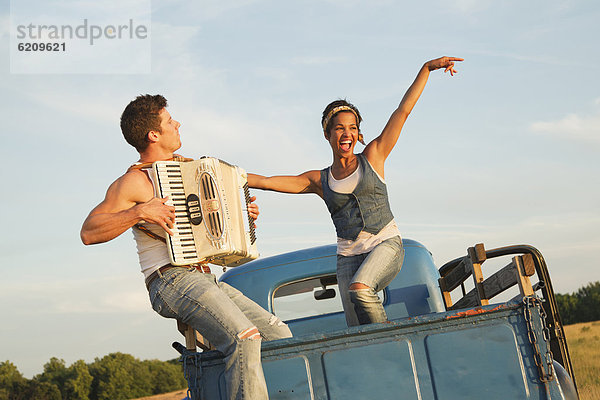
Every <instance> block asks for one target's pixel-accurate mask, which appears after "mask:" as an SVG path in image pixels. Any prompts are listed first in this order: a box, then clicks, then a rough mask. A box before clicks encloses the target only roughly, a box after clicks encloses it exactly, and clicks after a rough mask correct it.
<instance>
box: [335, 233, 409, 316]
mask: <svg viewBox="0 0 600 400" xmlns="http://www.w3.org/2000/svg"><path fill="white" fill-rule="evenodd" d="M403 261H404V247H403V246H402V239H401V238H400V236H395V237H393V238H390V239H387V240H384V241H383V242H381V243H379V244H378V245H377V246H376V247H375V248H374V249H373V250H371V251H370V252H369V253H365V254H359V255H356V256H350V257H346V256H341V255H338V256H337V280H338V287H339V290H340V295H341V298H342V305H343V306H344V313H345V314H346V322H347V323H348V326H355V325H363V324H371V323H374V322H385V321H387V315H386V313H385V310H384V308H383V304H382V302H381V300H380V299H379V297H378V296H377V292H379V291H380V290H383V289H384V288H385V287H386V286H387V285H389V284H390V282H391V281H392V280H393V279H394V278H395V277H396V275H398V272H400V268H402V262H403ZM353 283H362V284H364V285H367V286H368V287H369V289H355V290H349V287H350V285H352V284H353Z"/></svg>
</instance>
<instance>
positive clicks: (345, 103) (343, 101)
mask: <svg viewBox="0 0 600 400" xmlns="http://www.w3.org/2000/svg"><path fill="white" fill-rule="evenodd" d="M341 106H346V107H350V108H351V109H352V111H354V113H355V114H356V117H357V118H356V119H357V121H356V126H357V127H358V132H360V123H361V122H362V117H361V115H360V111H358V108H357V107H356V106H355V105H354V104H352V103H349V102H348V101H346V99H340V100H335V101H332V102H331V103H329V104H328V105H327V107H325V110H323V116H322V117H321V126H323V123H325V118H327V116H328V115H329V113H330V112H331V110H333V109H334V108H336V107H341ZM343 111H344V110H341V111H338V112H343ZM346 111H350V110H346ZM338 112H336V113H334V114H333V115H332V116H331V117H330V118H329V120H328V121H327V126H325V127H323V130H324V131H325V132H326V133H327V135H329V130H330V129H331V126H332V125H333V118H334V117H335V116H336V115H337V113H338Z"/></svg>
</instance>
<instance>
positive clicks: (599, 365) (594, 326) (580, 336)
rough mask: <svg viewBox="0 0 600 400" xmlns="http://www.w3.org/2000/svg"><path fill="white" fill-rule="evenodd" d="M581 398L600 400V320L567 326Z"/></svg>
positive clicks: (566, 332)
mask: <svg viewBox="0 0 600 400" xmlns="http://www.w3.org/2000/svg"><path fill="white" fill-rule="evenodd" d="M565 335H566V336H567V344H568V345H569V353H570V354H571V362H572V363H573V369H574V370H575V378H576V380H577V389H578V391H579V398H580V400H600V321H595V322H583V323H580V324H573V325H567V326H565Z"/></svg>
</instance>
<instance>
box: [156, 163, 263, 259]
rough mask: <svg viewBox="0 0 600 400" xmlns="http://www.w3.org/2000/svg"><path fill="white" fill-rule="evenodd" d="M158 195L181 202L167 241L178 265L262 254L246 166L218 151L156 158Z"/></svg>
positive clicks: (171, 201)
mask: <svg viewBox="0 0 600 400" xmlns="http://www.w3.org/2000/svg"><path fill="white" fill-rule="evenodd" d="M152 171H153V173H152V180H153V183H154V190H155V195H156V196H158V197H167V196H169V201H168V202H167V204H170V205H172V206H174V207H175V226H174V229H172V231H173V235H172V236H171V235H167V247H168V250H169V256H170V258H171V263H172V264H173V265H188V264H194V263H200V262H209V263H212V264H217V265H223V266H228V267H235V266H238V265H241V264H244V263H246V262H248V261H251V260H254V259H256V258H257V257H258V251H257V248H256V234H255V232H254V221H253V220H252V218H250V216H249V214H248V203H249V202H250V191H249V190H248V183H247V174H246V172H245V171H244V170H243V169H242V168H240V167H237V166H235V165H231V164H229V163H227V162H225V161H222V160H219V159H217V158H212V157H204V158H201V159H199V160H195V161H186V162H178V161H157V162H155V163H154V164H152Z"/></svg>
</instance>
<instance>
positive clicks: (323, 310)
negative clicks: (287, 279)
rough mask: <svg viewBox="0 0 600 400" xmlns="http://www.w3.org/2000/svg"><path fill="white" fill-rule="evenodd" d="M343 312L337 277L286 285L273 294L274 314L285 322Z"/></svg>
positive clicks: (313, 279) (323, 277)
mask: <svg viewBox="0 0 600 400" xmlns="http://www.w3.org/2000/svg"><path fill="white" fill-rule="evenodd" d="M343 310H344V309H343V307H342V300H341V299H340V291H339V289H338V285H337V279H336V277H335V275H329V276H322V277H319V278H312V279H306V280H302V281H296V282H291V283H286V284H284V285H282V286H280V287H278V288H277V289H275V293H274V294H273V313H274V314H275V315H277V316H278V317H279V318H281V319H282V320H284V321H289V320H293V319H298V318H305V317H312V316H317V315H323V314H329V313H334V312H343Z"/></svg>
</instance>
